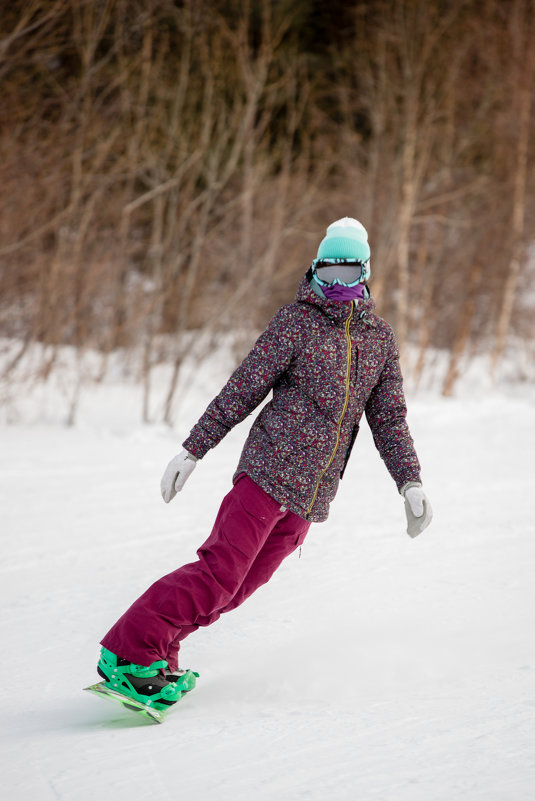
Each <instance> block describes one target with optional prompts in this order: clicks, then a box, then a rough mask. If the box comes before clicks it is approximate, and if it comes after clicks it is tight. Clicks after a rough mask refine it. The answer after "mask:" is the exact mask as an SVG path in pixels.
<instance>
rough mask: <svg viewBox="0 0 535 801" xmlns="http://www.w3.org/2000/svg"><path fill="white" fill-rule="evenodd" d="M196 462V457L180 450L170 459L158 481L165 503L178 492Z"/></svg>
mask: <svg viewBox="0 0 535 801" xmlns="http://www.w3.org/2000/svg"><path fill="white" fill-rule="evenodd" d="M196 464H197V457H196V456H193V454H192V453H188V451H181V453H179V454H178V456H175V458H174V459H171V461H170V462H169V464H168V465H167V467H166V469H165V473H164V474H163V476H162V480H161V481H160V489H161V491H162V498H163V499H164V501H165V502H166V503H169V501H172V500H173V498H174V497H175V495H176V494H177V492H180V490H181V489H182V487H183V486H184V484H185V483H186V481H187V479H188V476H189V475H190V474H191V473H192V472H193V470H194V468H195V465H196Z"/></svg>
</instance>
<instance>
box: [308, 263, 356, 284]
mask: <svg viewBox="0 0 535 801" xmlns="http://www.w3.org/2000/svg"><path fill="white" fill-rule="evenodd" d="M312 274H313V275H314V278H315V280H316V281H317V282H318V284H319V285H320V286H331V285H332V284H341V285H342V286H349V287H353V286H356V285H357V284H361V283H364V282H365V281H367V280H368V278H369V277H370V260H369V259H368V261H352V262H349V261H348V260H347V259H314V261H313V262H312Z"/></svg>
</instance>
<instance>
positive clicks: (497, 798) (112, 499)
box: [0, 368, 535, 801]
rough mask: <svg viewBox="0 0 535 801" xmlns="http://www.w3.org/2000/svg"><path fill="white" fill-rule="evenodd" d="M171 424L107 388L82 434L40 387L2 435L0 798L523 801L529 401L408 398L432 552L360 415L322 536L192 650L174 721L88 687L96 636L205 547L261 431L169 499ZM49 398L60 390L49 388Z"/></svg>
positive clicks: (531, 515) (190, 643)
mask: <svg viewBox="0 0 535 801" xmlns="http://www.w3.org/2000/svg"><path fill="white" fill-rule="evenodd" d="M197 378H198V380H197V382H196V384H195V386H194V387H193V388H192V390H191V391H190V392H189V394H188V395H187V397H186V399H185V400H184V403H183V406H182V411H181V414H180V423H179V424H177V425H176V428H175V430H170V429H168V428H165V427H163V426H142V425H140V424H139V423H138V422H137V420H138V416H139V392H137V390H134V389H133V388H132V387H131V386H128V385H126V384H121V383H120V382H118V383H116V384H111V383H108V384H106V385H102V386H100V387H99V388H95V389H94V390H93V391H92V392H88V393H87V394H86V396H84V400H83V401H82V405H81V408H80V414H79V421H78V423H77V424H76V426H74V427H71V428H67V427H65V426H64V425H62V424H61V422H60V416H61V415H60V414H59V412H58V409H59V407H60V406H61V400H60V398H59V396H55V395H54V393H53V392H52V391H51V390H50V392H49V390H47V392H49V394H48V395H46V393H45V394H44V395H42V396H40V397H37V396H36V395H35V396H33V397H32V398H29V399H27V401H26V402H25V404H22V405H21V412H20V415H19V420H18V422H17V423H16V424H7V423H6V422H4V423H2V424H1V425H0V442H1V447H0V527H1V532H2V545H3V548H2V566H1V581H0V592H1V607H2V616H1V629H0V635H1V636H0V641H1V642H2V644H3V658H2V688H3V692H2V726H1V730H2V741H1V743H0V760H1V768H2V769H1V776H2V793H1V794H2V798H5V799H6V801H7V800H9V801H95V799H98V798H100V799H107V798H113V799H114V801H123V800H124V801H127V799H128V801H149V799H161V800H162V801H167V800H169V801H170V800H171V799H177V798H178V799H187V801H231V800H232V801H251V799H255V801H275V800H276V801H294V799H295V800H296V801H297V800H298V799H306V801H320V800H321V801H323V800H324V799H329V801H345V799H347V800H348V801H349V800H351V801H355V800H356V801H456V800H457V799H459V801H461V799H462V801H510V800H512V799H514V801H528V799H529V801H531V799H532V798H533V796H534V793H535V636H534V632H535V581H534V565H535V522H534V520H535V486H534V478H535V473H534V466H533V454H534V452H535V394H534V392H533V388H532V387H530V386H529V385H528V386H524V387H522V386H517V387H516V388H510V389H509V390H508V389H507V388H505V389H504V388H501V389H499V390H494V391H489V389H488V387H487V388H481V389H480V390H475V391H474V390H471V391H470V392H468V391H464V392H460V394H459V397H457V398H456V399H450V400H445V399H443V398H440V397H437V396H432V395H431V396H416V397H410V396H409V408H410V413H409V422H410V425H411V429H412V432H413V435H414V438H415V441H416V445H417V449H418V452H419V455H420V458H421V461H422V464H423V468H424V472H423V475H424V481H425V488H426V491H427V493H428V495H429V497H430V499H431V502H432V504H433V507H434V515H435V519H434V521H433V524H432V526H431V527H430V528H429V529H428V530H427V531H426V532H425V533H424V534H422V535H421V536H420V537H419V538H418V539H416V540H414V541H413V540H411V539H410V538H409V537H408V536H407V535H406V533H405V531H404V529H405V525H404V512H403V504H402V501H401V499H400V498H399V496H398V495H397V493H396V489H395V486H394V484H393V482H392V480H391V479H390V477H389V476H388V474H387V472H386V470H385V468H384V466H383V464H382V462H381V461H380V459H379V456H378V454H377V453H376V451H375V449H374V446H373V442H372V441H371V437H370V435H369V432H368V430H367V427H366V426H365V425H364V426H363V430H362V432H361V434H360V435H359V440H358V442H357V447H356V448H355V450H354V455H353V457H352V460H351V463H350V466H349V468H348V470H347V472H346V475H345V477H344V480H343V482H342V485H341V489H340V492H339V495H338V497H337V499H336V501H335V503H334V505H333V507H332V511H331V516H330V518H329V520H328V521H327V522H326V523H324V524H319V525H313V526H312V527H311V529H310V532H309V535H308V538H307V540H306V542H305V544H304V546H303V548H302V553H301V556H299V554H298V553H295V554H293V555H292V556H291V557H290V558H289V559H288V560H287V561H286V562H285V563H284V564H283V565H282V567H281V568H280V570H279V571H278V573H277V574H276V575H275V577H274V578H273V580H272V581H271V582H270V583H269V584H268V585H267V586H265V587H264V588H262V589H261V590H259V591H258V593H257V594H256V595H255V596H253V597H252V598H251V599H250V600H249V601H248V602H247V603H246V604H245V605H244V606H243V607H241V608H240V609H238V610H236V611H234V612H232V613H230V614H228V615H227V616H225V617H224V618H222V619H221V620H220V621H219V622H218V623H216V624H215V625H214V626H212V627H211V628H208V629H204V630H200V631H199V632H197V633H196V634H194V635H193V636H192V637H191V638H190V639H188V640H186V641H185V643H184V646H183V650H182V664H183V666H185V667H192V668H194V669H196V670H198V671H199V673H200V675H201V678H200V679H199V682H198V686H197V689H196V690H195V691H194V692H193V693H192V694H191V695H190V696H189V697H187V698H186V699H184V700H183V701H182V702H181V703H180V704H179V705H178V707H177V708H176V710H174V711H173V713H172V714H171V715H170V716H169V718H168V720H167V721H166V722H165V724H164V725H162V726H157V725H151V724H147V723H145V722H143V721H142V720H139V719H138V718H136V717H135V716H133V715H132V716H129V715H128V714H127V713H126V712H123V711H122V710H120V709H119V707H115V706H112V705H111V704H107V703H105V702H101V701H100V700H99V699H98V698H95V697H93V696H91V695H90V694H89V693H82V692H81V688H82V687H84V686H86V685H88V684H90V683H92V682H93V681H95V680H96V678H97V676H96V672H95V663H96V660H97V655H98V641H99V638H100V637H101V636H102V635H103V633H104V632H105V631H106V630H107V629H108V628H109V626H110V625H111V624H112V623H113V622H114V620H115V619H116V618H117V617H118V616H119V614H121V613H122V611H123V610H124V609H125V608H126V607H127V606H128V605H129V604H130V602H131V601H132V600H134V598H135V597H136V596H137V595H138V594H139V593H140V592H141V591H143V590H144V589H145V588H146V586H147V585H148V584H149V583H150V582H151V581H153V580H154V579H156V578H157V577H159V576H160V575H162V574H164V573H166V572H169V571H170V570H171V569H173V568H175V567H176V566H178V565H179V564H181V563H183V562H185V561H189V560H191V559H192V558H193V556H194V552H195V549H196V548H197V546H198V545H199V544H200V543H201V542H202V540H203V539H204V538H205V537H206V536H207V535H208V533H209V530H210V527H211V524H212V521H213V518H214V517H215V513H216V511H217V507H218V505H219V501H220V499H221V498H222V496H223V494H224V493H225V492H226V491H227V489H228V488H229V487H230V478H231V475H232V472H233V469H234V466H235V464H236V462H237V459H238V454H239V450H240V447H241V445H242V443H243V440H244V437H245V435H246V433H247V430H248V424H247V422H246V423H245V424H242V426H240V427H239V428H238V429H236V430H235V431H234V432H232V434H231V435H229V437H227V439H226V440H224V441H223V443H221V445H220V446H219V447H218V448H217V449H216V450H215V451H213V452H211V453H210V454H208V456H207V457H206V458H205V459H204V460H203V461H202V462H201V463H200V464H199V465H198V467H197V469H196V471H195V472H194V473H193V475H192V477H191V479H190V480H189V482H188V484H187V485H186V488H185V489H184V491H183V492H182V493H181V495H179V496H178V497H177V498H176V499H175V500H174V501H173V502H172V503H171V504H169V506H166V505H165V504H164V503H163V502H162V500H161V498H160V494H159V480H160V476H161V473H162V472H163V469H164V468H165V466H166V464H167V462H168V461H169V459H170V458H171V457H172V456H173V455H174V454H175V453H176V452H177V450H178V449H179V445H180V441H181V439H183V437H184V435H185V434H186V433H187V431H188V430H189V427H190V425H191V424H192V423H193V422H194V421H195V419H196V417H197V416H198V415H199V414H200V413H201V412H202V411H203V410H204V407H205V405H206V403H207V402H208V401H209V400H210V399H211V397H212V394H213V392H214V391H215V390H216V389H217V388H218V382H219V379H220V378H221V376H219V375H217V374H216V375H212V373H211V372H209V371H208V368H206V369H204V372H203V371H202V370H201V371H200V373H199V375H198V376H197ZM50 393H51V394H50Z"/></svg>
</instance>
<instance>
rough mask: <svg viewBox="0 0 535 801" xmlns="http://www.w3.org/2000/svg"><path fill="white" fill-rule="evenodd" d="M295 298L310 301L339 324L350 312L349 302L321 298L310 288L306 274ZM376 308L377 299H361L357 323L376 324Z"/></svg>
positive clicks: (356, 318) (341, 323) (342, 322)
mask: <svg viewBox="0 0 535 801" xmlns="http://www.w3.org/2000/svg"><path fill="white" fill-rule="evenodd" d="M295 299H296V301H297V302H298V303H309V304H310V305H312V306H316V307H317V308H318V309H319V310H320V311H321V312H322V313H323V314H325V315H326V316H327V317H330V319H331V320H333V322H335V323H336V324H337V325H344V323H345V322H346V320H347V315H348V313H349V303H348V302H346V301H340V300H329V299H328V298H320V297H319V295H316V293H315V292H314V291H313V290H312V289H311V288H310V284H309V283H308V280H307V278H306V276H303V278H302V279H301V282H300V283H299V286H298V288H297V294H296V296H295ZM374 309H375V301H374V300H373V298H368V299H367V300H360V301H359V302H358V304H357V308H356V312H357V313H356V314H355V315H354V320H355V324H357V323H358V322H359V321H360V320H363V321H364V322H366V323H367V324H368V325H372V326H373V325H375V319H374V318H375V315H374V314H372V313H371V312H373V310H374Z"/></svg>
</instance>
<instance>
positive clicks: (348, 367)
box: [306, 303, 355, 516]
mask: <svg viewBox="0 0 535 801" xmlns="http://www.w3.org/2000/svg"><path fill="white" fill-rule="evenodd" d="M354 309H355V304H354V303H351V311H350V312H349V315H348V318H347V320H346V322H345V337H346V343H347V348H346V394H345V398H344V405H343V407H342V413H341V414H340V417H339V418H338V423H337V427H336V441H335V443H334V448H333V452H332V453H331V458H330V459H329V461H328V462H327V464H326V465H325V467H324V468H323V470H322V471H321V473H320V476H319V478H318V481H317V484H316V488H315V490H314V495H313V496H312V501H311V502H310V506H309V507H308V509H307V510H306V514H307V516H308V515H309V514H310V512H311V511H312V507H313V506H314V504H315V502H316V498H317V495H318V490H319V487H320V484H321V481H322V479H323V476H324V475H325V473H326V472H327V470H328V469H329V467H330V466H331V464H332V462H333V459H334V457H335V455H336V451H337V450H338V446H339V445H340V431H341V430H342V422H343V419H344V417H345V413H346V411H347V404H348V403H349V378H350V375H351V336H350V334H349V325H350V323H351V320H352V319H353V311H354Z"/></svg>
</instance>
